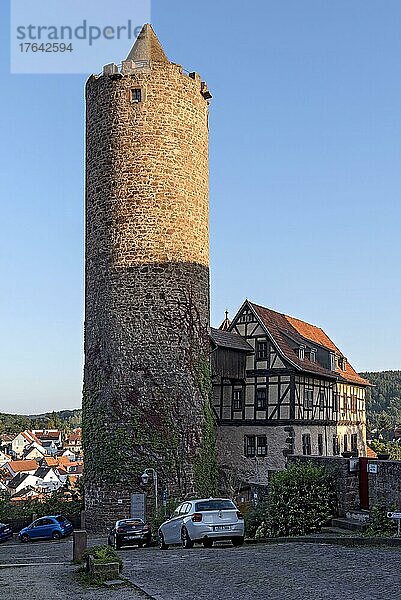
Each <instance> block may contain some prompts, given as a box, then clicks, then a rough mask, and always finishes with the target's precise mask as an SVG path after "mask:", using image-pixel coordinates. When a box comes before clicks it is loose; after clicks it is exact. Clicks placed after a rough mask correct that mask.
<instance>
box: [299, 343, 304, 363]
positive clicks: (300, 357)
mask: <svg viewBox="0 0 401 600" xmlns="http://www.w3.org/2000/svg"><path fill="white" fill-rule="evenodd" d="M298 358H299V360H304V359H305V346H299V348H298Z"/></svg>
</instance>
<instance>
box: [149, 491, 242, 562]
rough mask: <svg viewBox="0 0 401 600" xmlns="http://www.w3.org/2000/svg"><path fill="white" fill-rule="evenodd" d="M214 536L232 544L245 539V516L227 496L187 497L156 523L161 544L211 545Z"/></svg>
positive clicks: (206, 546) (239, 542)
mask: <svg viewBox="0 0 401 600" xmlns="http://www.w3.org/2000/svg"><path fill="white" fill-rule="evenodd" d="M216 540H231V541H232V543H233V545H234V546H240V545H241V544H243V543H244V517H243V516H242V514H241V513H240V511H239V510H238V508H237V507H236V506H235V504H234V503H233V502H232V500H229V499H227V498H206V499H203V500H188V501H186V502H183V503H182V504H180V505H179V506H178V507H177V508H176V510H175V511H174V513H173V515H172V516H171V517H170V518H169V519H168V520H167V521H165V522H164V523H163V524H162V525H161V526H160V527H159V541H160V548H161V549H162V550H165V549H167V548H168V547H169V545H170V544H180V543H181V544H182V546H183V548H192V546H193V545H194V543H195V542H200V543H203V545H204V546H205V548H211V547H212V546H213V542H214V541H216Z"/></svg>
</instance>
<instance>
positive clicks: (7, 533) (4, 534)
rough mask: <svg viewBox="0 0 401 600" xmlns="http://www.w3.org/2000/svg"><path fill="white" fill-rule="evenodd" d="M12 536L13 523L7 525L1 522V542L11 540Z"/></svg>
mask: <svg viewBox="0 0 401 600" xmlns="http://www.w3.org/2000/svg"><path fill="white" fill-rule="evenodd" d="M12 537H13V530H12V529H11V525H5V524H4V523H0V542H4V541H5V540H9V539H10V538H12Z"/></svg>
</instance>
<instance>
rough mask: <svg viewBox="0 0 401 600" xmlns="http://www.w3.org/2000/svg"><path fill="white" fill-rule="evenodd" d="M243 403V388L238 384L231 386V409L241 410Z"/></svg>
mask: <svg viewBox="0 0 401 600" xmlns="http://www.w3.org/2000/svg"><path fill="white" fill-rule="evenodd" d="M243 403H244V388H243V387H242V386H239V385H235V386H234V387H233V410H242V407H243Z"/></svg>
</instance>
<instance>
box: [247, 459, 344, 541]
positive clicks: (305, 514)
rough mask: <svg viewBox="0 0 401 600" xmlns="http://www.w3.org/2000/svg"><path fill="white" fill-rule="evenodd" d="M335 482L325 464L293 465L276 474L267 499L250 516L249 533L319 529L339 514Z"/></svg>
mask: <svg viewBox="0 0 401 600" xmlns="http://www.w3.org/2000/svg"><path fill="white" fill-rule="evenodd" d="M335 508H336V498H335V495H334V492H333V485H332V482H331V479H330V478H329V476H328V474H327V472H326V470H325V469H324V467H314V466H313V465H311V464H310V463H307V464H305V463H297V464H292V465H290V466H289V467H288V468H287V469H286V470H285V471H280V472H279V473H276V474H275V475H274V476H273V477H272V480H271V483H270V485H269V492H268V495H267V500H266V502H265V503H264V504H262V505H259V506H258V507H257V508H256V509H254V510H253V512H252V513H251V515H249V517H248V519H249V525H248V527H249V529H248V535H252V533H253V532H254V535H255V537H256V538H262V537H277V536H290V535H305V534H307V533H311V532H313V531H319V530H320V529H321V527H322V526H323V525H325V524H326V523H328V522H329V521H330V519H331V518H332V517H333V516H334V515H335V514H336V510H335Z"/></svg>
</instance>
